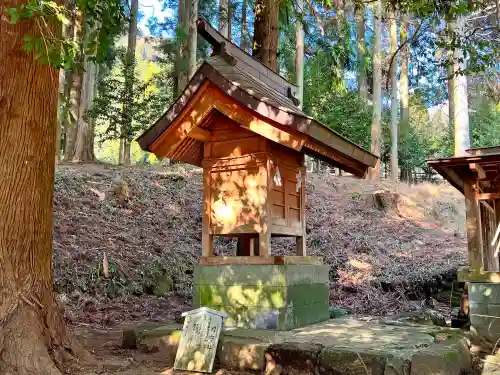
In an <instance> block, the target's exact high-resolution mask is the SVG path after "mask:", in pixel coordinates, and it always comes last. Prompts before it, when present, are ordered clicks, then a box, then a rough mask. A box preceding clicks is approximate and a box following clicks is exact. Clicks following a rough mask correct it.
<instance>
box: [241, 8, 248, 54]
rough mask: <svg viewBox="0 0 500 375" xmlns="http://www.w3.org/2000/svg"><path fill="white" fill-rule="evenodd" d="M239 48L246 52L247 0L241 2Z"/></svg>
mask: <svg viewBox="0 0 500 375" xmlns="http://www.w3.org/2000/svg"><path fill="white" fill-rule="evenodd" d="M240 48H241V49H242V50H243V51H245V52H248V35H247V0H243V1H242V3H241V36H240Z"/></svg>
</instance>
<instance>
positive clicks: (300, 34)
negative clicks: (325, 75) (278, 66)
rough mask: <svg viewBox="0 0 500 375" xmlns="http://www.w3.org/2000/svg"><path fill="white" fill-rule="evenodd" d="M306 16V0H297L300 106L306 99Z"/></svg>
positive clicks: (297, 63)
mask: <svg viewBox="0 0 500 375" xmlns="http://www.w3.org/2000/svg"><path fill="white" fill-rule="evenodd" d="M303 16H304V0H297V24H296V25H295V32H296V43H295V48H296V54H295V74H296V76H297V86H298V88H299V90H298V91H297V99H299V100H300V104H299V108H302V106H303V99H304V25H303V24H302V17H303Z"/></svg>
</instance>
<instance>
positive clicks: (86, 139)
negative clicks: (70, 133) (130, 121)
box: [73, 59, 98, 162]
mask: <svg viewBox="0 0 500 375" xmlns="http://www.w3.org/2000/svg"><path fill="white" fill-rule="evenodd" d="M97 72H98V70H97V66H96V65H95V64H94V63H93V62H91V61H90V60H88V59H85V73H84V80H83V85H82V97H81V100H80V112H79V116H78V126H77V135H76V144H75V154H74V155H73V162H92V161H94V160H95V155H94V126H93V120H91V119H88V118H87V117H86V111H87V110H88V109H89V108H90V107H91V106H92V103H93V101H94V98H95V90H96V77H97Z"/></svg>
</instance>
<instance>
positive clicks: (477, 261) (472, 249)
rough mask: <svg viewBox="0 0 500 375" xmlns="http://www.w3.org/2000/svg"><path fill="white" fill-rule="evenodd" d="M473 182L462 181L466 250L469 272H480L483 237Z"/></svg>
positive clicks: (482, 267) (481, 267) (481, 268)
mask: <svg viewBox="0 0 500 375" xmlns="http://www.w3.org/2000/svg"><path fill="white" fill-rule="evenodd" d="M472 184H473V181H471V180H468V181H464V195H465V214H466V218H467V219H466V222H467V225H466V226H467V248H468V252H469V266H470V268H471V270H474V271H482V270H483V269H484V266H483V235H482V230H481V212H480V206H479V202H478V201H477V200H476V195H477V194H476V192H475V190H474V188H473V186H472Z"/></svg>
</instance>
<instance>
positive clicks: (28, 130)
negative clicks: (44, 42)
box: [0, 0, 83, 375]
mask: <svg viewBox="0 0 500 375" xmlns="http://www.w3.org/2000/svg"><path fill="white" fill-rule="evenodd" d="M23 3H24V0H4V1H2V2H1V3H0V14H5V11H6V8H17V7H19V6H20V5H21V4H23ZM46 20H47V21H48V24H47V28H48V29H46V30H45V32H51V33H52V35H54V36H55V37H58V36H60V34H61V30H60V28H58V27H56V26H55V23H53V22H52V21H51V20H50V19H48V18H47V19H46ZM36 21H37V20H36V19H35V18H29V19H26V20H23V21H22V22H18V23H15V24H13V25H11V24H9V23H8V22H6V21H5V19H2V20H0V61H2V64H1V65H0V124H1V125H0V176H2V178H1V183H0V217H1V218H2V219H1V220H0V373H1V374H21V375H28V374H29V375H38V374H40V375H41V374H43V375H61V371H60V370H59V369H58V366H60V365H61V361H62V359H63V358H66V357H67V356H70V355H71V353H72V354H76V355H79V354H83V351H82V349H81V348H79V347H78V345H77V343H76V342H75V341H74V340H73V338H72V336H71V334H70V333H69V331H68V329H67V327H66V323H65V322H64V319H63V315H62V313H61V311H60V309H59V308H58V305H57V302H56V300H55V296H54V293H53V290H52V197H53V184H54V169H55V163H54V159H55V139H56V126H57V102H58V79H59V72H58V71H57V70H56V69H53V68H51V67H50V66H49V65H42V64H39V63H38V62H36V61H35V59H34V58H33V56H32V55H28V54H26V53H25V52H24V51H23V42H24V37H25V35H32V36H40V29H39V27H38V26H37V22H36Z"/></svg>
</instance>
